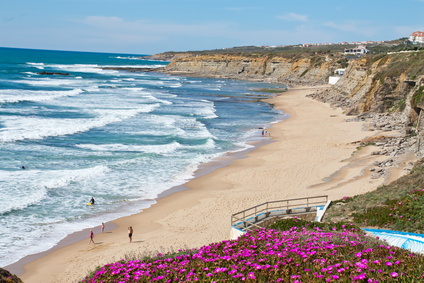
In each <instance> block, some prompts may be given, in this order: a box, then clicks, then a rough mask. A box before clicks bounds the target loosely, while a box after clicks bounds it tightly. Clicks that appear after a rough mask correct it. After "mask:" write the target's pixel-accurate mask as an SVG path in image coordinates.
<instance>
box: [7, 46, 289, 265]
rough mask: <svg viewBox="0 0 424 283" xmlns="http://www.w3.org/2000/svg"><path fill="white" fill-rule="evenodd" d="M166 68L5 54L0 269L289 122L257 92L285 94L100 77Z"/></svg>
mask: <svg viewBox="0 0 424 283" xmlns="http://www.w3.org/2000/svg"><path fill="white" fill-rule="evenodd" d="M166 64H168V62H162V61H152V60H145V59H143V56H142V55H137V54H109V53H90V52H69V51H50V50H31V49H15V48H0V154H1V158H0V227H1V228H0V266H6V265H9V264H12V263H14V262H16V261H18V260H19V259H21V258H23V257H24V256H26V255H29V254H34V253H38V252H41V251H45V250H47V249H49V248H51V247H53V246H54V245H55V244H57V243H58V242H59V241H60V240H61V239H63V238H64V237H65V236H67V235H68V234H71V233H73V232H76V231H80V230H83V229H86V228H89V227H94V226H99V225H100V224H101V223H102V222H107V221H110V220H113V219H116V218H119V217H122V216H126V215H130V214H133V213H137V212H139V211H140V210H141V209H144V208H147V207H149V206H150V205H152V204H154V203H155V199H156V198H157V197H158V195H160V194H161V193H163V192H166V191H168V190H170V189H171V188H173V187H176V186H179V185H182V184H184V183H185V182H187V181H188V180H190V179H192V178H193V177H194V176H195V172H196V170H198V169H199V166H202V165H205V164H207V163H208V162H210V161H212V160H217V159H219V158H220V157H223V156H225V155H226V154H229V153H234V152H241V151H243V150H246V149H248V148H251V147H253V145H252V144H253V143H257V142H263V141H264V140H265V139H266V138H264V137H262V136H261V129H260V128H263V127H268V126H269V125H270V124H272V123H275V122H277V121H281V120H282V119H284V118H286V116H287V115H286V114H285V113H283V112H281V111H279V110H276V109H274V108H273V107H272V105H270V104H268V103H266V102H264V101H262V98H264V97H267V96H270V95H271V94H270V93H267V92H260V91H258V90H261V89H262V88H276V87H281V86H280V85H273V84H267V83H256V82H247V81H238V80H225V79H208V78H191V77H181V76H171V75H167V74H163V73H159V72H127V71H122V70H113V69H102V67H126V68H135V67H137V68H157V67H163V66H165V65H166ZM41 72H47V73H57V74H50V75H46V74H40V73H41ZM65 74H68V75H65ZM23 167H24V169H23ZM92 197H94V198H95V200H96V204H95V205H91V206H90V205H87V202H88V201H89V200H90V199H91V198H92Z"/></svg>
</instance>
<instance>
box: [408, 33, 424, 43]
mask: <svg viewBox="0 0 424 283" xmlns="http://www.w3.org/2000/svg"><path fill="white" fill-rule="evenodd" d="M409 41H411V42H412V43H424V31H416V32H413V33H412V34H411V35H410V36H409Z"/></svg>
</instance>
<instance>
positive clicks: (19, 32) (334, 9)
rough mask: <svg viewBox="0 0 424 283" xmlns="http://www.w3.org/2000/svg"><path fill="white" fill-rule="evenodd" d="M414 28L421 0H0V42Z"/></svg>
mask: <svg viewBox="0 0 424 283" xmlns="http://www.w3.org/2000/svg"><path fill="white" fill-rule="evenodd" d="M414 31H424V0H402V1H400V0H396V1H395V0H368V1H363V0H354V1H340V0H337V1H333V0H329V1H326V0H321V1H318V0H310V1H303V0H292V1H284V0H0V47H15V48H32V49H49V50H69V51H91V52H110V53H126V54H156V53H161V52H165V51H192V50H209V49H221V48H230V47H235V46H249V45H259V46H264V45H294V44H302V43H327V42H334V43H337V42H343V41H347V42H352V41H380V40H393V39H398V38H401V37H409V35H410V34H411V33H412V32H414Z"/></svg>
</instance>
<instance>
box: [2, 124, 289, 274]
mask: <svg viewBox="0 0 424 283" xmlns="http://www.w3.org/2000/svg"><path fill="white" fill-rule="evenodd" d="M283 120H285V119H283ZM279 122H281V121H279ZM271 125H272V124H271ZM271 125H270V127H271ZM270 142H273V141H272V140H271V139H269V138H268V139H267V140H263V141H254V142H249V143H248V144H250V145H252V147H249V148H246V149H244V150H241V151H235V152H227V153H225V154H223V156H221V157H219V158H218V159H214V160H211V161H210V162H208V163H206V164H202V165H200V166H199V168H198V169H197V170H196V171H195V172H194V177H193V179H195V178H199V177H202V176H204V175H207V174H209V173H211V172H213V171H214V170H217V169H219V168H223V167H226V166H228V165H230V164H231V163H232V162H233V161H234V160H237V159H242V158H245V155H246V154H248V153H250V152H251V151H254V150H255V149H257V148H258V147H260V146H262V145H265V144H268V143H270ZM189 189H190V188H188V187H187V186H186V185H185V184H181V185H178V186H174V187H172V188H170V189H168V190H166V191H163V192H161V193H159V195H158V196H157V198H155V201H156V202H157V200H159V199H162V198H166V197H168V196H171V195H173V194H175V193H178V192H182V191H185V190H189ZM155 204H156V203H154V204H152V205H155ZM150 207H151V206H149V207H147V208H144V209H141V210H140V211H139V212H138V213H142V212H143V211H144V210H146V209H149V208H150ZM132 215H134V214H130V215H127V216H123V217H129V216H132ZM120 218H122V217H119V218H117V219H114V220H111V221H108V222H106V223H105V224H106V227H105V230H104V231H105V233H111V231H113V230H114V229H116V228H118V227H119V226H118V225H117V224H115V223H114V222H115V221H118V220H119V219H120ZM90 230H93V232H94V233H95V234H99V232H101V227H100V226H95V227H91V228H85V229H83V230H79V231H75V232H72V233H70V234H68V235H67V236H65V238H63V239H62V240H60V241H59V242H58V243H56V244H55V245H54V246H53V247H51V248H49V249H47V250H45V251H41V252H38V253H35V254H29V255H26V256H24V257H23V258H21V259H19V260H18V261H16V262H14V263H12V264H9V265H6V266H4V267H3V268H4V269H6V270H8V271H10V272H11V273H12V274H15V275H17V276H21V275H22V274H24V273H25V268H24V267H25V266H26V265H27V264H29V263H31V262H33V261H35V260H37V259H40V258H42V257H44V256H47V255H49V254H50V253H52V252H54V251H56V250H59V249H61V248H64V247H66V246H69V245H72V244H75V243H77V242H80V241H84V240H85V239H87V235H88V234H89V233H90Z"/></svg>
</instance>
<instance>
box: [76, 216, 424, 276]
mask: <svg viewBox="0 0 424 283" xmlns="http://www.w3.org/2000/svg"><path fill="white" fill-rule="evenodd" d="M290 221H293V220H290ZM294 221H295V222H296V220H294ZM339 227H340V228H341V231H337V229H336V228H333V229H330V231H324V230H322V229H321V228H319V227H312V229H307V228H299V227H292V228H290V229H288V230H285V231H281V230H275V229H265V228H264V229H262V230H257V231H253V232H249V233H247V234H245V235H243V236H241V237H239V238H238V239H237V240H232V241H223V242H219V243H214V244H210V245H208V246H203V247H201V248H200V249H199V250H197V251H187V253H183V254H179V255H177V256H170V255H162V254H159V255H158V256H157V257H156V258H151V259H144V260H132V261H120V262H116V263H111V264H108V265H106V266H103V267H101V268H99V269H98V270H96V271H95V272H93V273H92V274H91V275H90V276H88V277H87V278H85V279H84V280H82V281H81V282H87V283H89V282H194V281H198V282H292V283H300V282H424V275H423V272H424V257H423V256H422V255H417V254H412V253H410V252H408V251H407V250H404V249H400V248H396V247H391V246H387V244H385V243H384V242H382V241H379V240H377V239H374V238H371V237H368V236H365V235H364V234H362V233H360V232H358V231H357V228H355V227H353V228H352V227H350V226H343V225H341V226H339Z"/></svg>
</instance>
